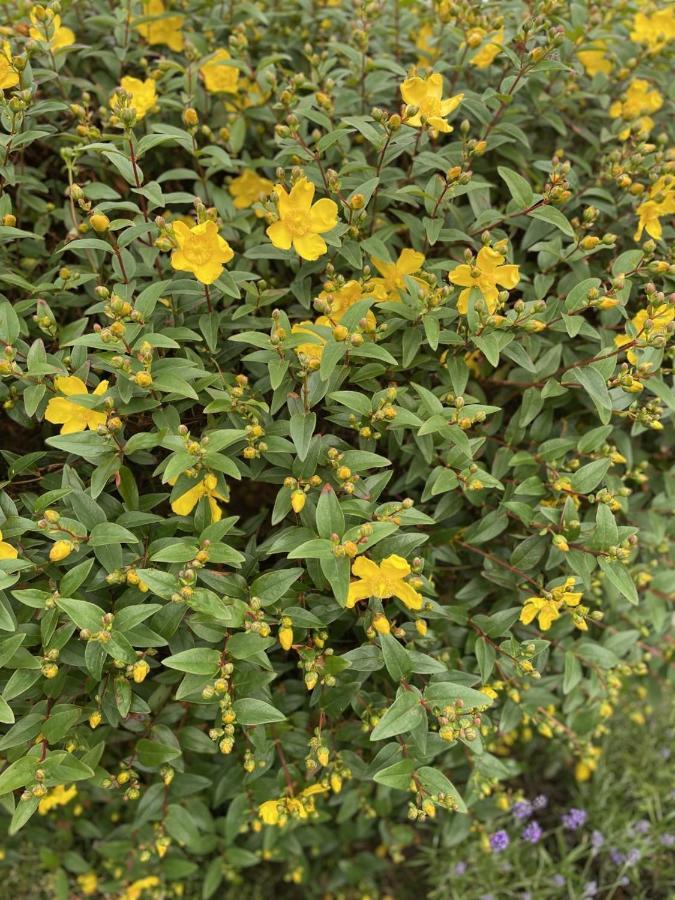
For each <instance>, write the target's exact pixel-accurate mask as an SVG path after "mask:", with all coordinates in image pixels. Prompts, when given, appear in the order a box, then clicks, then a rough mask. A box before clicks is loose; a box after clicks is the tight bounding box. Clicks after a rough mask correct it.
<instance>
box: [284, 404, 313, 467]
mask: <svg viewBox="0 0 675 900" xmlns="http://www.w3.org/2000/svg"><path fill="white" fill-rule="evenodd" d="M289 424H290V431H291V440H292V441H293V443H294V445H295V449H296V450H297V453H298V457H299V458H300V459H301V460H304V459H305V458H306V457H307V454H308V453H309V445H310V443H311V440H312V435H313V434H314V429H315V428H316V416H315V415H314V413H307V414H306V415H303V414H302V413H293V415H292V416H291V419H290V423H289Z"/></svg>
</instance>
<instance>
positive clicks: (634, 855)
mask: <svg viewBox="0 0 675 900" xmlns="http://www.w3.org/2000/svg"><path fill="white" fill-rule="evenodd" d="M641 859H642V854H641V853H640V851H639V850H638V849H637V847H633V849H632V850H629V851H628V855H627V856H626V865H628V866H634V865H635V864H636V863H638V862H640V860H641Z"/></svg>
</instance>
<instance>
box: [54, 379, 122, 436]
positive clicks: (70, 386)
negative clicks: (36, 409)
mask: <svg viewBox="0 0 675 900" xmlns="http://www.w3.org/2000/svg"><path fill="white" fill-rule="evenodd" d="M54 387H55V388H56V390H57V391H59V392H60V393H61V394H64V395H65V396H64V397H52V399H51V400H50V401H49V403H48V404H47V409H46V410H45V419H46V420H47V421H48V422H51V423H52V424H54V425H61V434H73V433H74V432H76V431H86V430H87V428H90V429H91V430H92V431H95V430H96V429H97V428H98V426H99V425H105V423H106V419H107V415H106V413H104V412H97V411H96V410H95V409H88V408H87V407H86V406H79V405H78V404H77V403H76V402H75V401H73V400H68V399H66V398H67V397H86V396H88V391H87V385H86V384H85V383H84V381H82V379H81V378H76V377H75V375H59V376H58V377H57V378H55V379H54ZM107 390H108V382H107V381H101V382H100V383H99V384H98V385H97V386H96V387H95V388H94V392H93V396H96V397H100V396H101V395H102V394H105V392H106V391H107Z"/></svg>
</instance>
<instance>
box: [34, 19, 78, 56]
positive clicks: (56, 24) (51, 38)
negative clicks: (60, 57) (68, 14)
mask: <svg viewBox="0 0 675 900" xmlns="http://www.w3.org/2000/svg"><path fill="white" fill-rule="evenodd" d="M30 20H31V22H32V24H33V27H32V28H30V29H29V31H28V34H29V35H30V37H32V38H33V40H34V41H44V42H46V43H48V44H49V49H50V50H51V51H52V53H58V52H59V50H65V49H66V47H70V45H71V44H74V43H75V33H74V32H73V31H72V30H71V29H70V28H66V26H65V25H62V24H61V16H58V15H57V16H53V18H52V19H51V20H49V18H46V19H44V20H43V21H42V22H41V21H40V20H39V19H38V17H37V13H36V11H35V8H33V9H31V11H30Z"/></svg>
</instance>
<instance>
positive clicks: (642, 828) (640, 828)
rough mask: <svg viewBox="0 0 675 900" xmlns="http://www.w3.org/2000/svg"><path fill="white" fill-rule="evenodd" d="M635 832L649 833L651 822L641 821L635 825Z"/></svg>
mask: <svg viewBox="0 0 675 900" xmlns="http://www.w3.org/2000/svg"><path fill="white" fill-rule="evenodd" d="M633 831H634V832H635V834H647V832H648V831H649V820H648V819H639V820H638V821H637V822H636V823H635V825H633Z"/></svg>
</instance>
